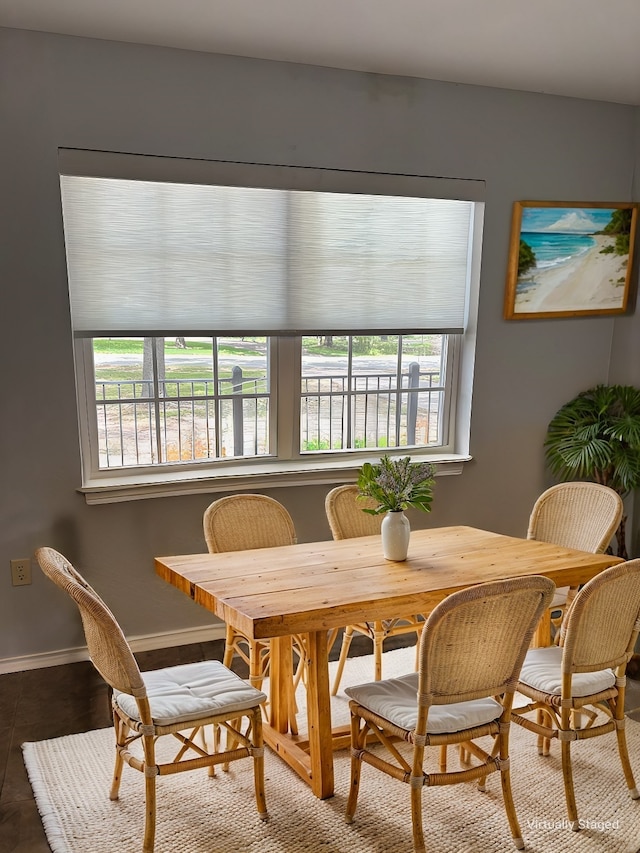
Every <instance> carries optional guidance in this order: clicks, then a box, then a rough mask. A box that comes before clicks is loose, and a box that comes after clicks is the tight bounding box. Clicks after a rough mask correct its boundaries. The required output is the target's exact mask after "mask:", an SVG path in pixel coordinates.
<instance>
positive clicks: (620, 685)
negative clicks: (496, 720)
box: [511, 560, 640, 830]
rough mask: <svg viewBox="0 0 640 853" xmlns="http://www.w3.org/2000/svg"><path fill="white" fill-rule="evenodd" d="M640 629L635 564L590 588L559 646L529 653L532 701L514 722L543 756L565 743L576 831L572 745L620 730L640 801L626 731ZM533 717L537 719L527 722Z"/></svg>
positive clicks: (524, 674)
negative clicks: (629, 670) (554, 743)
mask: <svg viewBox="0 0 640 853" xmlns="http://www.w3.org/2000/svg"><path fill="white" fill-rule="evenodd" d="M639 629H640V560H632V561H630V562H627V563H619V564H618V565H616V566H612V567H611V568H609V569H605V570H604V571H603V572H601V573H600V574H599V575H596V577H594V578H592V579H591V580H590V581H589V582H588V583H586V584H585V585H584V586H583V587H582V589H581V590H580V591H579V592H578V593H577V595H576V597H575V598H574V600H573V603H572V605H571V607H570V608H569V611H568V613H567V617H566V619H565V620H564V622H563V623H562V626H561V629H560V645H559V646H549V647H546V648H539V649H530V650H529V651H528V652H527V655H526V657H525V660H524V663H523V665H522V669H521V672H520V679H519V684H518V692H519V693H520V694H522V695H523V696H526V697H527V698H528V699H531V700H532V701H531V702H530V703H529V704H528V705H524V706H521V707H516V708H514V709H513V713H512V715H511V719H512V721H513V722H514V723H517V724H518V725H520V726H523V727H524V728H526V729H529V730H530V731H532V732H534V733H535V734H537V735H538V752H539V753H540V754H541V755H548V754H549V747H550V743H551V740H552V739H555V740H559V741H560V753H561V760H562V776H563V780H564V791H565V800H566V805H567V814H568V818H569V821H570V822H571V824H572V827H573V829H575V830H577V829H580V823H579V821H578V810H577V805H576V798H575V792H574V786H573V767H572V762H571V744H572V742H573V741H579V740H584V739H586V738H592V737H597V736H599V735H605V734H607V733H608V732H613V731H615V733H616V737H617V743H618V754H619V756H620V762H621V764H622V771H623V773H624V777H625V780H626V783H627V787H628V789H629V792H630V794H631V797H632V798H633V799H634V800H635V799H638V798H639V797H640V794H639V793H638V791H637V789H636V784H635V781H634V778H633V771H632V770H631V764H630V761H629V753H628V749H627V742H626V737H625V729H624V724H625V715H624V700H625V683H626V677H625V670H626V666H627V663H628V661H629V659H630V658H631V655H632V654H633V650H634V647H635V643H636V639H637V637H638V630H639ZM576 712H579V713H578V716H579V725H577V724H576V721H575V716H576ZM529 713H535V714H536V719H535V720H533V719H529V718H528V717H526V716H524V715H525V714H529ZM585 718H586V724H585ZM610 793H611V792H609V791H608V792H607V794H608V795H610Z"/></svg>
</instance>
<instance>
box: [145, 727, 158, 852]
mask: <svg viewBox="0 0 640 853" xmlns="http://www.w3.org/2000/svg"><path fill="white" fill-rule="evenodd" d="M142 744H143V748H144V767H145V774H144V788H145V791H144V802H145V808H146V815H145V821H144V841H143V843H142V853H153V848H154V845H155V837H156V777H155V774H154V773H152V772H149V771H151V770H152V769H155V766H156V758H155V746H154V738H153V737H152V736H150V735H144V736H143V738H142Z"/></svg>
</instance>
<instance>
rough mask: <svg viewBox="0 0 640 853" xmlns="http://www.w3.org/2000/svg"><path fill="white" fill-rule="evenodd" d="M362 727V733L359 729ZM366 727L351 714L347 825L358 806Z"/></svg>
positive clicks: (351, 821)
mask: <svg viewBox="0 0 640 853" xmlns="http://www.w3.org/2000/svg"><path fill="white" fill-rule="evenodd" d="M361 726H362V732H361V731H360V727H361ZM366 731H367V728H366V725H365V723H364V722H363V721H361V720H360V717H358V716H356V715H355V714H351V782H350V784H349V799H348V800H347V811H346V814H345V816H344V819H345V821H346V822H347V823H353V816H354V815H355V813H356V808H357V806H358V792H359V789H360V771H361V770H362V757H361V754H360V750H361V749H362V747H363V744H364V743H366Z"/></svg>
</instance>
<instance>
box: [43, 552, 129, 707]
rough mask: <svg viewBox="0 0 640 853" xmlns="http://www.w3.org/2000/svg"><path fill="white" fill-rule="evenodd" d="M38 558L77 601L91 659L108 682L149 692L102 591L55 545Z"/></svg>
mask: <svg viewBox="0 0 640 853" xmlns="http://www.w3.org/2000/svg"><path fill="white" fill-rule="evenodd" d="M36 559H37V561H38V564H39V565H40V568H41V569H42V571H43V572H44V573H45V575H46V576H47V577H48V578H49V579H50V580H52V581H53V582H54V583H55V584H56V586H58V587H59V588H60V589H62V590H63V591H64V592H66V593H68V595H70V596H71V598H72V599H73V600H74V601H75V603H76V604H77V606H78V609H79V611H80V616H81V617H82V624H83V627H84V633H85V637H86V640H87V647H88V649H89V656H90V657H91V662H92V663H93V665H94V666H95V668H96V669H97V670H98V672H99V673H100V675H101V676H102V677H103V678H104V680H105V681H106V682H107V684H109V686H110V687H112V688H114V689H115V690H120V691H122V692H123V693H129V694H131V695H132V696H136V697H143V696H145V687H144V681H143V680H142V676H141V674H140V670H139V668H138V664H137V663H136V659H135V658H134V656H133V653H132V651H131V648H130V646H129V643H128V642H127V640H126V639H125V636H124V634H123V633H122V630H121V628H120V626H119V625H118V623H117V621H116V619H115V616H114V615H113V613H112V612H111V610H109V608H108V607H107V605H106V604H105V603H104V601H103V600H102V599H101V598H100V596H99V595H98V593H97V592H96V591H95V590H94V589H92V587H91V586H89V584H88V583H87V582H86V581H85V580H84V578H83V577H82V576H81V575H80V574H79V573H78V572H77V571H76V570H75V569H74V567H73V566H72V565H71V563H69V561H68V560H67V559H66V558H65V557H63V556H62V554H60V553H58V551H55V550H54V549H53V548H39V549H38V550H37V551H36Z"/></svg>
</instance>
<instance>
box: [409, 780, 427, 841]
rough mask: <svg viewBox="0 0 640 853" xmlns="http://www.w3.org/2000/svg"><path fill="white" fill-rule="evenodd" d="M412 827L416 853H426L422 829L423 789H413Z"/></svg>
mask: <svg viewBox="0 0 640 853" xmlns="http://www.w3.org/2000/svg"><path fill="white" fill-rule="evenodd" d="M411 827H412V831H413V850H414V853H425V846H424V829H423V827H422V788H412V789H411Z"/></svg>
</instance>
